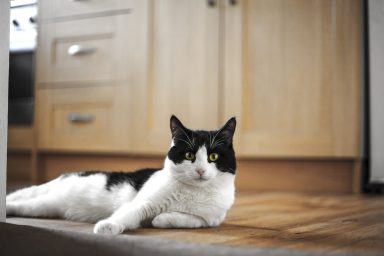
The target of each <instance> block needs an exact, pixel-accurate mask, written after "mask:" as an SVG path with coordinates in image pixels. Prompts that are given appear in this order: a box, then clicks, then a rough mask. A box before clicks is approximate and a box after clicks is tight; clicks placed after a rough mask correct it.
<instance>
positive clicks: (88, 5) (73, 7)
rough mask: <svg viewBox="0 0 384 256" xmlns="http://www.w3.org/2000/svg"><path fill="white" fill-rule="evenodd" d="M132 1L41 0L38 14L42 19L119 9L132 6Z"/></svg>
mask: <svg viewBox="0 0 384 256" xmlns="http://www.w3.org/2000/svg"><path fill="white" fill-rule="evenodd" d="M133 2H134V1H130V0H41V1H39V5H40V6H39V7H40V9H39V11H40V14H39V15H40V17H41V18H42V19H43V20H44V19H52V18H59V17H69V16H78V15H87V14H94V13H100V12H110V11H117V10H119V11H121V10H125V9H130V8H133Z"/></svg>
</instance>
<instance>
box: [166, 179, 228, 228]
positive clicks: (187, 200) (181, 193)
mask: <svg viewBox="0 0 384 256" xmlns="http://www.w3.org/2000/svg"><path fill="white" fill-rule="evenodd" d="M174 189H175V190H174V191H172V192H171V196H170V198H171V202H170V205H169V209H168V211H170V212H172V211H176V212H183V213H188V214H192V215H196V216H200V217H202V218H203V219H205V220H206V221H207V222H221V221H222V220H223V218H224V217H225V215H226V212H227V211H228V209H229V208H230V207H231V206H232V204H233V202H234V186H231V185H229V186H225V187H221V188H217V187H215V186H212V187H210V186H207V187H204V188H190V187H185V186H182V185H181V186H180V185H179V186H178V187H175V188H174Z"/></svg>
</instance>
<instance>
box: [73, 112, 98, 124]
mask: <svg viewBox="0 0 384 256" xmlns="http://www.w3.org/2000/svg"><path fill="white" fill-rule="evenodd" d="M94 119H95V116H94V115H92V114H80V113H74V112H71V113H69V114H68V121H69V122H71V123H90V122H92V121H93V120H94Z"/></svg>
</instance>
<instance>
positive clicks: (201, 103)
mask: <svg viewBox="0 0 384 256" xmlns="http://www.w3.org/2000/svg"><path fill="white" fill-rule="evenodd" d="M148 17H149V24H148V29H149V31H148V35H149V38H148V62H147V74H148V76H147V80H146V81H145V83H144V84H143V86H142V88H141V89H142V90H141V92H142V94H141V95H140V96H139V95H138V97H140V98H141V101H140V103H139V105H138V106H139V107H138V113H137V114H138V115H139V116H140V118H137V119H138V120H137V121H138V123H137V124H139V125H138V127H137V134H138V136H137V140H138V142H137V148H135V150H138V151H141V152H145V153H150V152H152V153H164V152H166V150H167V149H168V147H169V145H170V138H171V134H170V130H169V119H170V117H171V115H172V114H175V115H177V116H178V117H179V118H180V119H181V120H182V121H183V122H184V124H185V125H187V126H189V127H192V128H199V129H203V128H204V129H205V128H217V126H218V111H219V110H218V69H219V65H218V63H219V41H218V39H219V10H218V6H217V5H215V4H214V5H213V6H210V5H208V3H207V1H205V0H199V1H191V0H159V1H158V0H156V1H151V2H150V3H149V13H148ZM143 113H145V114H143Z"/></svg>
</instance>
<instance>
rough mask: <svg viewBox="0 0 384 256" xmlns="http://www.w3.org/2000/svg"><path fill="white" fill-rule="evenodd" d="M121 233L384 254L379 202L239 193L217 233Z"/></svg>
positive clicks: (74, 226)
mask: <svg viewBox="0 0 384 256" xmlns="http://www.w3.org/2000/svg"><path fill="white" fill-rule="evenodd" d="M7 222H9V223H15V224H29V225H33V226H43V227H47V228H53V229H63V230H76V231H82V232H92V225H90V224H85V223H74V222H68V221H59V220H40V219H25V218H9V219H7ZM127 233H129V234H135V235H138V236H155V237H159V238H164V239H172V240H179V241H188V242H197V243H206V244H220V245H233V246H246V247H263V248H290V249H298V250H305V251H317V252H319V251H320V252H359V253H363V255H364V253H369V252H371V253H374V254H377V255H384V197H383V196H375V197H372V196H371V197H367V196H356V195H309V194H286V193H254V192H253V193H249V192H248V193H247V192H241V193H238V195H237V198H236V204H235V206H234V207H233V208H232V210H231V211H230V213H229V215H228V217H227V219H226V221H225V223H224V224H223V225H221V226H220V227H218V228H208V229H196V230H185V229H178V230H176V229H172V230H160V229H152V228H146V229H139V230H137V231H134V232H127Z"/></svg>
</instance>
